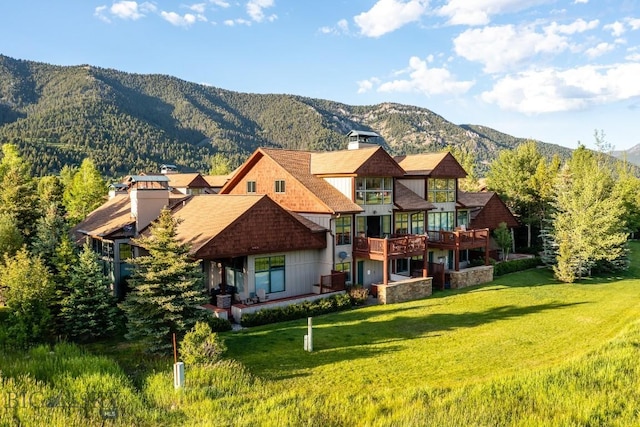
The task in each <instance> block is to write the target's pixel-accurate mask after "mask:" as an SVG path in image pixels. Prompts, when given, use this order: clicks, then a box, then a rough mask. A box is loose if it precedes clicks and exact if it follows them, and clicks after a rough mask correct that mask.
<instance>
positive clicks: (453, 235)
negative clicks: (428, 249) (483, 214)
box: [428, 228, 489, 248]
mask: <svg viewBox="0 0 640 427" xmlns="http://www.w3.org/2000/svg"><path fill="white" fill-rule="evenodd" d="M428 234H429V243H431V244H433V245H438V244H441V245H446V246H459V247H469V248H471V247H482V246H484V244H485V243H486V242H487V239H488V238H489V229H488V228H481V229H477V230H468V231H461V230H457V231H444V230H440V231H429V232H428Z"/></svg>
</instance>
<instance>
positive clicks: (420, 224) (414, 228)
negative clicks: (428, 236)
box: [411, 212, 424, 234]
mask: <svg viewBox="0 0 640 427" xmlns="http://www.w3.org/2000/svg"><path fill="white" fill-rule="evenodd" d="M411 234H424V212H416V213H414V214H412V215H411Z"/></svg>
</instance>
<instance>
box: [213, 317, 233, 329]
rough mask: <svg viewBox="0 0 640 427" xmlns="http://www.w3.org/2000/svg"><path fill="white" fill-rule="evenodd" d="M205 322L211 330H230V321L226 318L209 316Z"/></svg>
mask: <svg viewBox="0 0 640 427" xmlns="http://www.w3.org/2000/svg"><path fill="white" fill-rule="evenodd" d="M207 323H208V324H209V327H210V328H211V330H212V331H213V332H226V331H230V330H231V322H229V321H228V320H227V319H221V318H219V317H214V316H211V317H209V318H208V319H207Z"/></svg>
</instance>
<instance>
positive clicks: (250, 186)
mask: <svg viewBox="0 0 640 427" xmlns="http://www.w3.org/2000/svg"><path fill="white" fill-rule="evenodd" d="M255 192H256V182H255V181H247V193H255Z"/></svg>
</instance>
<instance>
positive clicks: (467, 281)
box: [449, 265, 493, 289]
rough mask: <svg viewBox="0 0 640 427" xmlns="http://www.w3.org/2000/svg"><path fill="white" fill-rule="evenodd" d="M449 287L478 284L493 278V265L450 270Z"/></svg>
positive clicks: (456, 287) (458, 287)
mask: <svg viewBox="0 0 640 427" xmlns="http://www.w3.org/2000/svg"><path fill="white" fill-rule="evenodd" d="M449 277H450V282H449V283H450V284H451V289H460V288H466V287H467V286H475V285H480V284H482V283H487V282H490V281H492V280H493V266H492V265H483V266H481V267H471V268H465V269H464V270H460V271H450V272H449Z"/></svg>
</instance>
